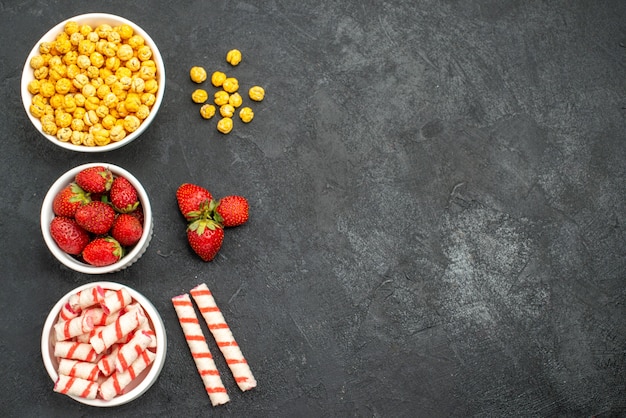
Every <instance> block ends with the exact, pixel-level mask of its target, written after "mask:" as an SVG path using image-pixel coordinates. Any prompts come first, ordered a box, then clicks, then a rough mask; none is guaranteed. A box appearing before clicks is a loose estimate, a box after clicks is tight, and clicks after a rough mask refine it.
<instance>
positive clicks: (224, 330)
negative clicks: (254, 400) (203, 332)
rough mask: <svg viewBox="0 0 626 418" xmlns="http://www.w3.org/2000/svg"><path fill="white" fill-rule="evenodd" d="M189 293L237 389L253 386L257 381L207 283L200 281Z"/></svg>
mask: <svg viewBox="0 0 626 418" xmlns="http://www.w3.org/2000/svg"><path fill="white" fill-rule="evenodd" d="M190 293H191V296H192V297H193V299H194V300H195V301H196V304H197V305H198V309H200V313H201V314H202V317H203V318H204V320H205V321H206V323H207V326H208V327H209V331H211V334H213V338H215V342H216V344H217V346H218V347H219V349H220V351H221V352H222V354H223V355H224V358H225V359H226V364H228V367H229V368H230V371H231V372H232V374H233V377H234V378H235V381H236V382H237V385H238V386H239V389H241V390H242V391H246V390H250V389H252V388H255V387H256V385H257V382H256V380H255V378H254V376H253V375H252V371H251V370H250V367H249V366H248V362H247V361H246V359H245V358H244V356H243V354H242V353H241V349H240V348H239V345H238V344H237V342H236V341H235V338H234V337H233V333H232V332H231V330H230V327H229V326H228V324H227V323H226V321H225V320H224V316H223V315H222V312H221V311H220V310H219V308H218V307H217V304H216V303H215V299H214V298H213V295H212V294H211V291H210V290H209V288H208V287H207V285H206V284H205V283H202V284H200V285H198V286H196V287H194V288H193V289H191V291H190Z"/></svg>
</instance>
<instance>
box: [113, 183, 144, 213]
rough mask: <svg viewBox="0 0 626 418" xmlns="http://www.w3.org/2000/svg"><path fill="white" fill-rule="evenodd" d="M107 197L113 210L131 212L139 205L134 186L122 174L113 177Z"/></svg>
mask: <svg viewBox="0 0 626 418" xmlns="http://www.w3.org/2000/svg"><path fill="white" fill-rule="evenodd" d="M109 199H110V200H111V203H112V204H113V207H114V208H115V210H117V211H118V212H122V213H128V212H132V211H134V210H135V209H136V208H137V206H139V198H138V197H137V190H136V189H135V186H133V185H132V184H131V183H130V181H128V180H127V179H126V178H125V177H122V176H118V177H115V179H114V180H113V184H111V190H110V191H109Z"/></svg>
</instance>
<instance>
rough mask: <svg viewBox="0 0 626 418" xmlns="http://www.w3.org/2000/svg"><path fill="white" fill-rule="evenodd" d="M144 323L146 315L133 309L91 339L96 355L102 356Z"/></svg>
mask: <svg viewBox="0 0 626 418" xmlns="http://www.w3.org/2000/svg"><path fill="white" fill-rule="evenodd" d="M144 321H146V317H145V315H143V313H142V312H141V311H139V310H138V309H133V310H131V311H128V312H126V313H125V314H123V315H121V316H120V317H119V318H117V319H116V320H115V322H112V323H111V324H109V325H107V326H105V327H104V328H103V329H102V330H101V331H100V332H98V334H96V335H94V336H93V337H91V339H90V340H89V343H90V344H91V345H92V346H93V348H94V350H95V351H96V353H98V354H100V353H102V352H103V351H104V350H106V349H107V348H109V347H110V346H112V345H113V344H114V343H115V342H117V341H119V340H120V339H121V338H123V337H125V336H126V335H128V333H130V332H131V331H132V330H134V329H135V328H137V327H138V326H139V325H140V324H141V323H142V322H144Z"/></svg>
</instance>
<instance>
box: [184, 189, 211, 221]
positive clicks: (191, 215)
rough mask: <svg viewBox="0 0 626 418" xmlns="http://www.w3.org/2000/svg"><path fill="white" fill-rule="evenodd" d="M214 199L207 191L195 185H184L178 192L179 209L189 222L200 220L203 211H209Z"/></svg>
mask: <svg viewBox="0 0 626 418" xmlns="http://www.w3.org/2000/svg"><path fill="white" fill-rule="evenodd" d="M212 199H213V197H212V196H211V193H210V192H209V191H208V190H207V189H205V188H204V187H201V186H197V185H195V184H190V183H184V184H182V185H181V186H180V187H179V188H178V190H176V200H177V201H178V208H179V209H180V212H181V213H182V214H183V216H184V217H185V219H187V220H188V221H193V220H195V219H198V218H199V217H200V215H201V214H202V212H203V211H204V212H206V211H208V207H209V203H210V202H211V200H212Z"/></svg>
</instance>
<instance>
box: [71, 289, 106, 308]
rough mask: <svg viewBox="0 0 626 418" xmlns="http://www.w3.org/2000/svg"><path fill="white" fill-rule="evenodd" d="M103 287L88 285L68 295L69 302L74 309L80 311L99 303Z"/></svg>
mask: <svg viewBox="0 0 626 418" xmlns="http://www.w3.org/2000/svg"><path fill="white" fill-rule="evenodd" d="M104 295H105V293H104V289H102V288H101V287H100V286H93V287H88V288H86V289H83V290H81V291H80V292H77V293H75V294H73V295H71V296H70V300H69V304H70V307H71V308H72V309H73V310H74V311H80V310H81V309H84V308H89V307H91V306H93V305H97V304H99V303H100V302H101V301H102V300H103V299H104Z"/></svg>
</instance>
